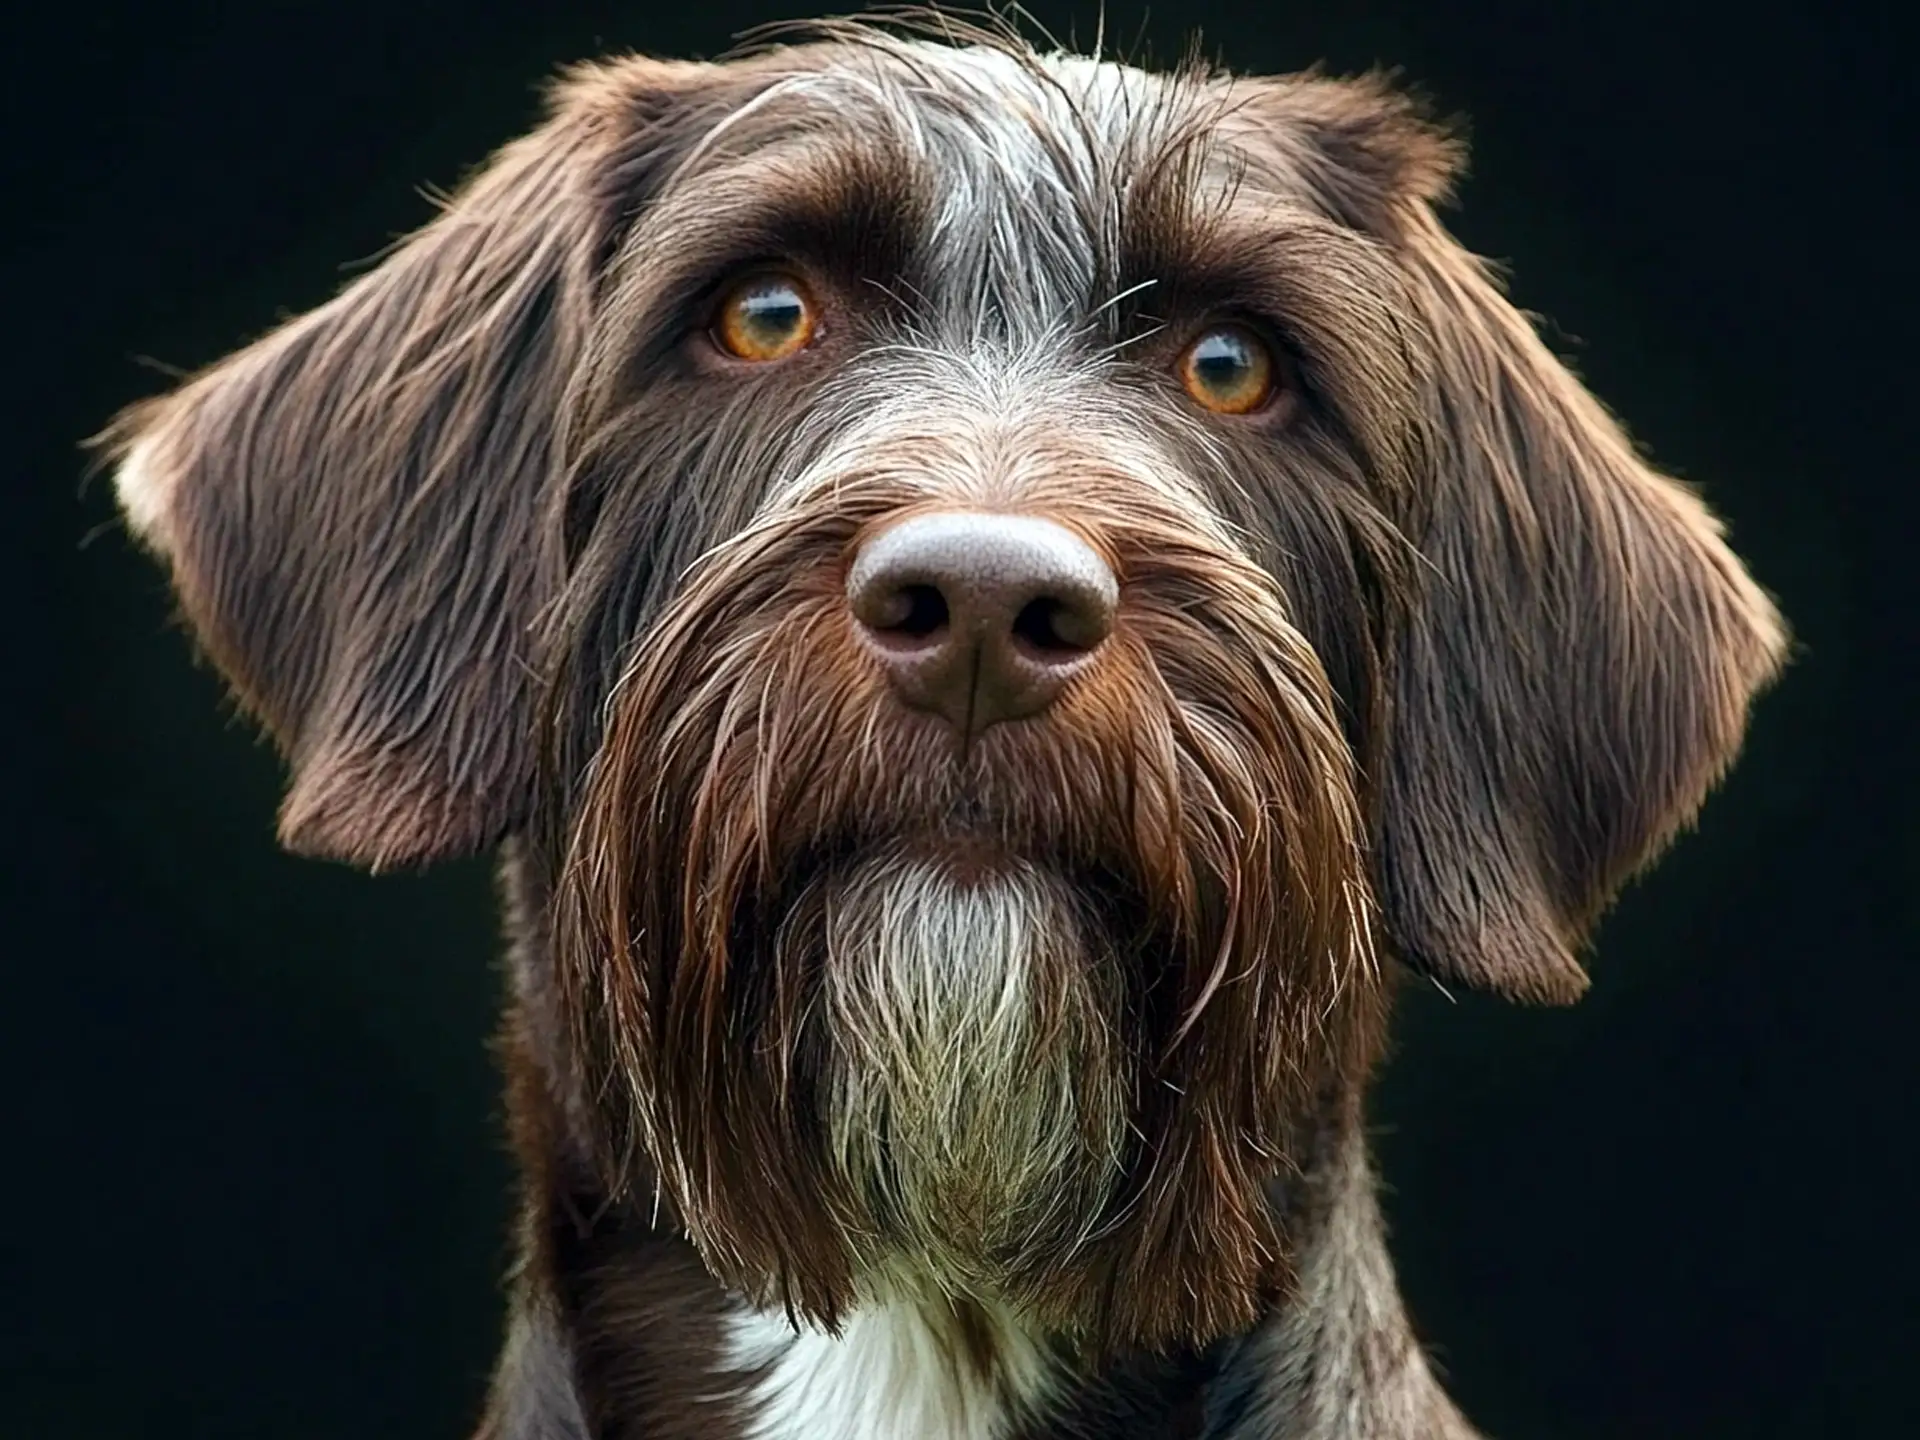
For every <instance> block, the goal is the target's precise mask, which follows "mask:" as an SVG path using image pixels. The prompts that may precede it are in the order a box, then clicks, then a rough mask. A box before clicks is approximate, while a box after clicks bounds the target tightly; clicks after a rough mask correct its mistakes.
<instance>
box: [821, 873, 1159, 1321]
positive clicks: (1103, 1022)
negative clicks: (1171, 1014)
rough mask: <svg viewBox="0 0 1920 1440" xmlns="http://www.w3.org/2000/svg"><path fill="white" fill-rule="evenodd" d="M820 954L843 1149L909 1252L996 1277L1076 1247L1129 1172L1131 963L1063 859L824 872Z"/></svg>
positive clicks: (981, 1286)
mask: <svg viewBox="0 0 1920 1440" xmlns="http://www.w3.org/2000/svg"><path fill="white" fill-rule="evenodd" d="M823 919H824V925H823V930H824V934H823V936H822V940H823V948H824V952H825V953H824V964H823V965H822V967H821V984H822V1008H823V1019H824V1023H825V1048H826V1057H827V1058H826V1066H825V1069H826V1075H825V1086H824V1089H825V1098H826V1102H827V1131H828V1145H829V1154H830V1156H831V1163H832V1165H833V1166H834V1168H835V1169H836V1171H837V1172H838V1174H839V1176H840V1178H841V1180H842V1181H843V1183H844V1184H845V1186H846V1189H847V1193H849V1194H850V1195H853V1196H855V1197H858V1200H859V1202H860V1206H861V1208H862V1209H864V1210H865V1211H866V1212H867V1214H868V1215H869V1216H870V1218H871V1221H872V1223H873V1226H874V1231H873V1233H872V1234H870V1235H869V1236H867V1237H864V1240H863V1244H862V1248H863V1249H866V1250H869V1251H876V1252H892V1255H891V1256H889V1255H886V1254H882V1253H871V1254H867V1255H864V1256H863V1257H862V1258H863V1260H864V1261H865V1262H866V1263H865V1264H864V1265H863V1266H862V1268H863V1269H870V1270H878V1269H880V1268H883V1267H885V1266H886V1265H887V1261H888V1259H889V1258H893V1257H898V1258H901V1259H904V1260H905V1261H906V1262H907V1263H908V1264H909V1265H910V1266H911V1267H912V1268H914V1269H916V1270H918V1271H920V1272H922V1273H924V1274H926V1275H928V1276H930V1277H932V1278H933V1279H934V1280H935V1282H936V1283H939V1284H942V1285H945V1286H950V1287H953V1288H955V1289H957V1290H963V1291H966V1292H971V1293H981V1292H991V1291H994V1290H996V1289H998V1288H999V1287H1000V1286H1002V1285H1003V1284H1004V1283H1005V1281H1006V1279H1007V1277H1008V1276H1009V1275H1011V1274H1013V1273H1015V1272H1017V1271H1019V1270H1021V1269H1022V1268H1024V1267H1025V1266H1026V1265H1029V1264H1031V1263H1032V1261H1033V1259H1034V1257H1035V1255H1036V1253H1043V1252H1044V1253H1046V1254H1048V1255H1049V1256H1051V1257H1052V1258H1054V1259H1055V1260H1056V1261H1066V1260H1069V1259H1070V1258H1071V1256H1072V1254H1073V1253H1074V1252H1075V1251H1076V1250H1077V1249H1078V1247H1079V1245H1080V1244H1081V1243H1083V1242H1084V1240H1085V1238H1086V1236H1087V1235H1088V1234H1089V1233H1090V1232H1091V1230H1092V1229H1093V1227H1094V1226H1095V1225H1096V1224H1097V1222H1098V1220H1099V1217H1100V1215H1101V1213H1102V1211H1103V1209H1104V1208H1105V1206H1106V1203H1107V1201H1108V1199H1109V1198H1110V1196H1111V1195H1112V1193H1113V1190H1114V1188H1115V1186H1116V1185H1117V1183H1118V1181H1119V1179H1120V1175H1121V1156H1122V1148H1123V1143H1124V1133H1125V1126H1126V1116H1127V1113H1128V1094H1127V1079H1126V1074H1125V1071H1124V1069H1123V1067H1122V1066H1121V1065H1120V1063H1119V1057H1120V1054H1121V1050H1122V1041H1121V1039H1120V1037H1119V1035H1118V1034H1117V1033H1116V1032H1117V1030H1118V1027H1119V1016H1118V1006H1119V1003H1120V996H1119V993H1118V992H1119V989H1120V986H1119V984H1118V975H1117V972H1118V970H1119V966H1118V964H1117V963H1116V957H1114V956H1112V955H1111V954H1103V953H1102V948H1103V944H1102V942H1103V937H1102V935H1101V930H1102V928H1103V927H1102V925H1101V922H1100V921H1099V919H1098V917H1097V916H1094V915H1092V914H1088V913H1084V911H1083V906H1082V904H1081V903H1080V898H1079V897H1077V896H1076V895H1075V893H1074V892H1073V890H1072V889H1071V887H1070V886H1069V885H1068V884H1067V883H1066V882H1065V881H1064V880H1062V879H1061V878H1059V877H1058V876H1056V875H1053V874H1051V873H1049V872H1047V871H1044V870H1041V869H1038V868H1035V867H1032V866H1029V865H1025V864H1018V863H1016V864H1011V865H1007V866H1002V867H999V868H996V869H994V870H993V871H991V872H987V873H971V874H969V873H963V872H962V871H960V870H959V869H957V868H956V867H954V866H952V865H950V864H945V863H942V862H941V861H939V860H934V859H918V858H913V857H909V856H903V855H888V856H885V857H883V858H880V859H876V860H871V861H867V862H863V863H861V864H859V865H858V866H856V867H855V868H854V869H853V870H852V871H851V873H849V874H848V875H846V876H845V878H843V879H840V880H838V881H836V882H834V883H833V884H832V885H831V886H830V888H829V891H828V896H827V902H826V905H825V907H824V912H823Z"/></svg>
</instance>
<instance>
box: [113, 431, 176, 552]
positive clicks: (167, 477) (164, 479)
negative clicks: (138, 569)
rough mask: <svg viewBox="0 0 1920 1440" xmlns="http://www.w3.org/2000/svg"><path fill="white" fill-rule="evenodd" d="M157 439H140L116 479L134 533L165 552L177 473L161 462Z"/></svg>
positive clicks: (114, 484)
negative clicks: (168, 520) (157, 452)
mask: <svg viewBox="0 0 1920 1440" xmlns="http://www.w3.org/2000/svg"><path fill="white" fill-rule="evenodd" d="M158 448H159V447H158V442H157V441H156V439H155V437H153V436H151V435H149V436H146V437H145V438H143V439H141V440H140V441H138V442H137V443H135V445H134V446H133V448H132V449H130V450H129V451H128V452H127V456H126V459H124V460H122V461H121V462H120V468H119V470H118V471H117V472H116V473H115V475H114V477H113V488H114V493H115V494H116V495H118V496H119V497H120V510H121V513H122V514H124V515H125V516H126V517H127V524H128V525H129V526H131V527H132V529H133V533H134V534H136V535H138V536H139V537H140V538H141V539H142V540H145V541H146V542H148V543H149V544H151V545H156V546H160V547H161V548H165V545H166V538H167V534H166V532H167V517H168V515H169V514H170V513H171V512H172V509H173V491H174V483H175V481H176V479H177V478H178V475H177V473H176V472H175V471H174V470H172V469H171V468H169V467H168V466H166V465H164V464H162V463H161V462H160V458H159V456H158V455H157V454H156V453H155V452H156V451H157V450H158Z"/></svg>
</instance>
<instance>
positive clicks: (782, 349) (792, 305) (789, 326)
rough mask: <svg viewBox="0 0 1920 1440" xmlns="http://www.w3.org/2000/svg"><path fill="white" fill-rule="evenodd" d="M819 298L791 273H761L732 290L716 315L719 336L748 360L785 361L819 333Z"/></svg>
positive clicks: (724, 345)
mask: <svg viewBox="0 0 1920 1440" xmlns="http://www.w3.org/2000/svg"><path fill="white" fill-rule="evenodd" d="M818 323H819V314H818V312H817V311H816V310H815V309H814V304H813V297H812V296H810V295H808V294H807V291H806V287H804V286H803V285H801V283H800V282H799V281H798V280H795V279H794V278H793V277H792V276H789V275H756V276H754V277H753V278H752V279H751V280H743V281H741V282H740V283H739V284H738V285H736V286H734V287H733V289H731V290H729V291H728V292H727V294H726V298H725V299H723V300H722V301H721V302H720V308H719V310H718V311H717V312H715V314H714V318H713V338H714V342H715V343H716V344H718V345H719V347H720V348H721V349H722V350H724V351H726V352H727V353H728V354H729V355H733V356H737V357H738V358H739V359H742V360H784V359H786V358H787V356H789V355H791V354H793V352H794V351H796V350H798V349H800V348H801V347H802V346H804V345H805V344H806V343H807V342H808V341H809V340H811V339H812V338H813V332H814V329H815V327H816V325H817V324H818Z"/></svg>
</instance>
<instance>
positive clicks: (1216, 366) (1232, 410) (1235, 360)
mask: <svg viewBox="0 0 1920 1440" xmlns="http://www.w3.org/2000/svg"><path fill="white" fill-rule="evenodd" d="M1275 368H1276V367H1275V365H1274V362H1273V352H1272V351H1271V350H1269V349H1268V348H1267V345H1266V342H1265V341H1263V340H1261V338H1260V337H1259V336H1258V335H1256V334H1254V333H1253V331H1251V330H1249V329H1248V328H1247V327H1246V326H1244V325H1216V326H1214V327H1213V328H1212V329H1210V330H1207V331H1205V332H1203V333H1202V334H1201V335H1200V337H1199V338H1198V339H1197V340H1195V341H1194V342H1193V343H1192V344H1191V345H1189V346H1187V348H1186V349H1185V350H1184V351H1182V352H1181V355H1180V362H1179V366H1178V370H1179V374H1180V383H1181V384H1182V385H1184V386H1186V387H1187V394H1189V395H1191V396H1192V397H1193V398H1194V399H1195V400H1196V401H1197V402H1199V403H1200V404H1201V405H1204V406H1205V407H1206V408H1207V409H1209V410H1212V411H1214V412H1215V413H1216V414H1220V415H1247V414H1251V413H1252V412H1253V411H1255V410H1258V409H1259V408H1260V407H1261V406H1262V405H1265V404H1266V403H1267V401H1268V400H1269V399H1271V398H1272V396H1273V391H1274V371H1275Z"/></svg>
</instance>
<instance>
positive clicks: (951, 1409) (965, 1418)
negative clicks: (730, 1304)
mask: <svg viewBox="0 0 1920 1440" xmlns="http://www.w3.org/2000/svg"><path fill="white" fill-rule="evenodd" d="M976 1315H977V1317H978V1318H977V1319H974V1320H973V1321H971V1322H963V1321H962V1320H961V1319H960V1318H959V1317H958V1316H957V1315H955V1313H954V1312H953V1311H952V1310H951V1309H950V1308H948V1307H946V1306H944V1305H939V1304H933V1305H923V1304H915V1303H906V1302H890V1303H877V1304H873V1305H870V1306H868V1307H866V1308H864V1309H862V1310H860V1311H858V1312H856V1313H855V1314H854V1315H853V1316H852V1317H851V1318H849V1319H848V1321H847V1322H846V1324H845V1325H844V1326H843V1327H842V1328H841V1332H840V1334H839V1335H838V1336H833V1335H828V1334H825V1333H823V1332H820V1331H816V1330H802V1331H800V1332H799V1333H798V1334H796V1333H795V1332H794V1330H793V1327H792V1326H791V1325H789V1324H788V1322H787V1319H786V1316H785V1315H784V1314H781V1313H779V1312H777V1311H773V1312H769V1311H749V1312H746V1313H743V1314H741V1315H739V1316H737V1317H736V1318H735V1319H734V1320H733V1322H732V1324H731V1332H730V1334H729V1337H728V1349H729V1355H728V1361H727V1368H728V1369H729V1370H731V1371H734V1372H735V1373H738V1372H739V1371H742V1370H752V1371H756V1372H759V1373H758V1375H757V1378H756V1380H755V1382H754V1386H753V1390H752V1395H751V1401H750V1404H749V1416H750V1418H749V1421H748V1427H747V1434H748V1435H749V1436H751V1437H753V1440H829V1437H831V1440H1003V1437H1005V1436H1006V1435H1008V1434H1009V1433H1010V1432H1011V1430H1012V1427H1013V1426H1014V1424H1015V1423H1016V1422H1017V1421H1019V1420H1021V1419H1023V1418H1025V1417H1027V1416H1030V1415H1032V1414H1033V1413H1034V1412H1035V1411H1036V1410H1037V1409H1040V1408H1042V1407H1043V1406H1044V1405H1045V1403H1046V1400H1047V1398H1048V1396H1049V1395H1050V1393H1051V1392H1052V1391H1053V1390H1054V1388H1055V1386H1056V1383H1057V1375H1056V1371H1055V1365H1054V1362H1053V1361H1052V1360H1051V1359H1050V1357H1049V1356H1048V1354H1047V1352H1046V1350H1045V1349H1044V1348H1043V1347H1042V1345H1041V1344H1040V1343H1039V1342H1038V1341H1037V1340H1035V1338H1034V1337H1033V1336H1032V1335H1030V1334H1029V1333H1028V1332H1027V1331H1025V1330H1024V1329H1022V1328H1021V1327H1020V1326H1019V1325H1018V1324H1017V1323H1016V1322H1015V1321H1014V1320H1013V1319H1012V1318H1011V1317H1010V1316H1008V1315H1005V1314H1004V1313H998V1312H995V1311H992V1310H982V1311H978V1312H976Z"/></svg>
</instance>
